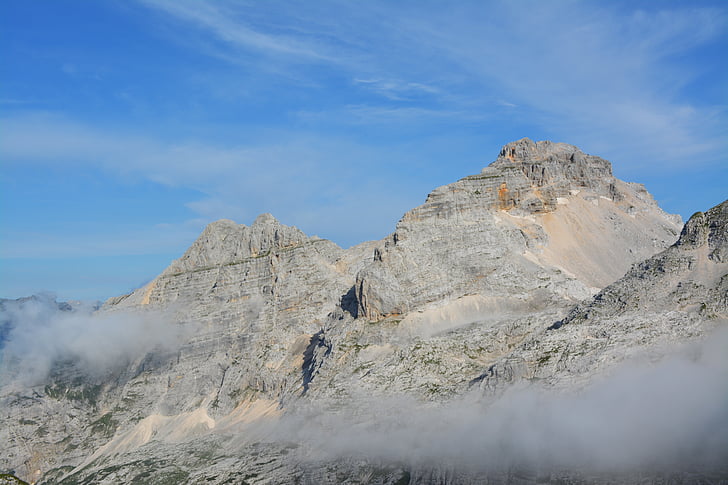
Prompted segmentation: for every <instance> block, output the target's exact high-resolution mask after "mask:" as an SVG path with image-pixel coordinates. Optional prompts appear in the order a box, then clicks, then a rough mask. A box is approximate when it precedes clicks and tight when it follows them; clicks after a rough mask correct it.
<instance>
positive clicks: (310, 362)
mask: <svg viewBox="0 0 728 485" xmlns="http://www.w3.org/2000/svg"><path fill="white" fill-rule="evenodd" d="M330 353H331V343H330V342H328V341H327V340H326V336H325V334H324V331H323V330H319V331H318V332H316V333H315V334H313V335H312V336H311V340H310V341H309V344H308V347H306V350H305V351H304V352H303V364H302V365H301V371H302V373H303V391H302V393H301V395H304V394H306V392H308V387H309V384H310V383H311V381H313V379H314V377H316V373H317V371H318V369H319V367H321V364H323V361H324V359H325V358H326V357H328V355H329V354H330Z"/></svg>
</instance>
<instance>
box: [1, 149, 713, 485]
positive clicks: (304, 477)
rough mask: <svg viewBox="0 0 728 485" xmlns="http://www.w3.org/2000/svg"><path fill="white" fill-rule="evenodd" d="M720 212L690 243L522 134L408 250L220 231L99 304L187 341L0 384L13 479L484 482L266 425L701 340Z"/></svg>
mask: <svg viewBox="0 0 728 485" xmlns="http://www.w3.org/2000/svg"><path fill="white" fill-rule="evenodd" d="M726 207H727V206H726V203H724V204H722V205H721V206H718V207H717V208H714V209H711V210H710V211H708V212H706V213H705V214H698V215H696V216H694V217H693V218H691V220H690V221H689V222H688V224H687V225H686V226H685V228H684V229H683V232H682V235H681V236H680V239H679V241H677V243H675V241H676V239H677V236H678V234H679V232H680V227H681V226H680V221H679V218H678V217H676V216H670V215H668V214H665V213H664V212H663V211H662V210H661V209H660V208H659V207H658V206H657V204H656V203H655V201H654V200H653V199H652V197H651V196H650V194H649V193H647V191H646V190H645V189H644V187H642V186H641V185H638V184H632V183H625V182H622V181H620V180H618V179H616V178H614V177H613V175H612V171H611V165H610V164H609V162H607V161H606V160H603V159H601V158H599V157H595V156H591V155H586V154H584V153H583V152H581V151H580V150H579V149H578V148H576V147H574V146H571V145H566V144H563V143H551V142H533V141H531V140H528V139H522V140H519V141H517V142H513V143H510V144H508V145H506V146H505V147H504V148H503V149H502V150H501V153H500V154H499V156H498V158H497V160H496V161H495V162H493V163H492V164H491V165H489V166H488V167H486V168H484V169H483V171H482V172H481V173H480V174H477V175H472V176H469V177H465V178H463V179H461V180H459V181H457V182H455V183H453V184H450V185H447V186H443V187H439V188H437V189H435V190H434V191H433V192H432V193H431V194H430V195H429V196H428V197H427V200H426V202H425V203H424V204H423V205H421V206H419V207H417V208H415V209H413V210H411V211H409V212H407V213H406V214H405V215H404V216H403V217H402V219H401V220H400V221H399V223H398V224H397V227H396V229H395V232H394V233H393V234H392V235H390V236H388V237H386V238H385V239H383V240H381V241H372V242H367V243H363V244H360V245H358V246H355V247H353V248H350V249H348V250H343V249H341V248H339V247H338V246H337V245H335V244H334V243H332V242H330V241H326V240H322V239H318V238H311V237H308V236H306V235H305V234H303V233H302V232H301V231H300V230H298V229H296V228H295V227H289V226H285V225H283V224H281V223H280V222H278V221H277V220H275V219H274V218H273V217H272V216H271V215H269V214H264V215H261V216H260V217H258V219H256V220H255V222H254V223H253V224H252V225H250V226H249V227H248V226H245V225H239V224H236V223H234V222H232V221H228V220H221V221H217V222H214V223H212V224H210V225H209V226H208V227H207V228H206V229H205V230H204V231H203V233H202V234H201V235H200V237H199V238H198V240H197V241H195V242H194V243H193V244H192V246H191V247H190V248H189V249H188V251H187V252H185V254H184V255H183V256H182V257H181V258H180V259H178V260H176V261H174V262H173V263H172V264H171V265H170V266H169V267H168V268H167V269H166V270H165V271H164V272H162V274H160V275H159V276H158V277H157V278H155V279H154V280H153V281H152V282H151V283H149V284H148V285H146V286H145V287H143V288H140V289H138V290H136V291H134V292H132V293H131V294H129V295H124V296H121V297H116V298H111V299H109V300H108V301H107V302H106V303H105V305H104V306H103V308H102V309H101V310H100V311H101V312H104V313H116V312H128V311H132V310H133V311H141V312H152V311H153V312H161V314H164V315H165V316H166V318H169V319H172V320H173V321H175V322H176V323H177V324H178V325H179V327H180V328H181V329H183V330H184V335H185V336H186V338H185V340H184V342H183V344H182V345H181V346H179V348H177V349H174V350H169V351H158V352H152V353H150V354H148V355H146V356H144V357H143V358H139V359H137V360H136V361H134V362H131V363H129V365H128V366H125V367H124V368H122V369H121V370H118V371H115V373H114V374H113V375H111V376H107V377H106V378H103V379H100V380H96V381H94V380H92V379H90V378H89V377H88V376H85V375H83V374H82V373H80V371H79V370H78V369H76V368H75V367H74V366H73V365H72V364H67V366H66V367H57V368H56V369H55V370H54V372H53V373H52V375H51V377H50V380H49V382H48V385H47V386H41V387H35V388H30V389H26V390H22V391H18V390H17V389H14V390H13V391H12V392H10V391H9V390H6V389H3V392H2V395H0V399H2V401H1V402H2V409H3V414H2V421H3V424H5V425H6V426H0V438H2V440H3V442H4V443H6V444H5V445H4V447H3V448H2V450H3V451H4V453H0V472H1V471H2V470H15V471H16V473H17V474H18V475H19V476H23V477H25V478H28V479H32V480H40V481H41V483H62V484H63V483H65V484H72V483H130V482H133V481H134V480H137V481H139V480H146V481H147V482H149V483H367V482H371V483H400V484H401V483H448V484H450V483H483V480H484V478H483V477H473V476H470V475H468V474H467V473H465V472H457V473H456V472H452V471H442V470H441V469H439V468H437V466H436V465H433V466H432V467H428V466H425V467H420V468H417V467H415V468H403V465H401V464H399V465H398V464H391V463H389V464H381V463H378V462H377V463H372V462H367V461H366V460H359V459H357V458H356V457H346V456H344V457H343V458H342V457H339V458H336V459H333V458H330V457H326V456H318V455H316V454H315V450H309V449H308V448H307V447H306V445H305V444H304V445H301V446H299V445H298V444H295V443H293V444H292V443H290V442H287V441H285V440H284V441H282V442H277V441H271V439H270V429H269V428H268V427H267V426H269V425H271V423H274V424H273V426H275V423H277V422H278V420H280V419H283V418H285V417H287V416H291V415H296V414H297V413H300V412H302V410H306V409H308V408H309V407H314V408H316V409H328V410H331V412H333V413H336V412H337V410H338V409H341V408H342V407H344V406H346V405H347V404H346V403H347V402H352V401H356V400H357V399H359V398H360V397H362V396H366V398H367V399H372V400H374V401H376V400H380V399H381V400H384V399H386V398H387V397H388V396H391V395H395V394H396V395H400V394H403V395H406V396H409V397H410V398H412V399H415V400H418V401H421V402H425V403H429V404H431V405H432V406H438V405H441V404H442V403H447V402H448V401H450V400H452V399H455V398H458V397H459V396H463V395H465V394H466V393H471V394H472V393H473V392H474V391H475V392H476V393H477V394H478V395H479V396H482V399H483V401H484V402H488V400H489V399H492V398H493V396H497V395H499V393H501V392H503V391H505V390H507V389H509V388H510V387H512V386H514V385H517V384H518V383H519V382H524V381H529V380H535V379H537V380H540V382H543V383H544V385H547V386H551V387H555V388H566V389H574V388H579V387H581V386H586V385H588V383H589V382H590V381H591V380H592V379H593V378H594V377H595V376H598V375H601V374H604V373H608V372H609V369H610V368H611V366H612V365H614V363H615V362H619V361H621V360H624V359H627V358H629V357H630V356H631V355H635V354H640V353H644V352H647V353H655V354H656V355H657V354H659V349H660V348H662V346H665V345H668V344H670V343H675V342H680V341H684V340H690V339H698V338H700V337H702V336H704V335H705V334H706V332H707V331H708V330H709V329H711V328H713V327H715V326H717V325H719V324H720V322H721V321H722V320H723V319H726V318H727V317H726V313H727V311H726V305H727V303H726V294H727V293H728V288H727V287H726V284H727V283H726V281H728V276H726V273H728V268H726V264H728V263H726V261H727V260H728V254H727V253H726V251H727V250H726V245H727V244H726V242H727V240H728V237H727V236H726V230H727V229H726V228H727V227H728V223H727V222H728V221H727V219H728V217H726ZM673 243H675V244H674V245H673ZM671 245H672V246H671ZM665 248H668V249H665ZM660 251H663V252H660ZM625 273H627V274H626V275H625ZM620 277H621V279H620ZM595 295H596V296H595ZM91 391H94V392H93V393H92V392H91ZM54 417H55V418H54ZM59 417H60V418H59ZM19 423H20V424H19ZM375 477H378V478H376V480H375ZM491 478H492V477H490V478H488V480H490V479H491ZM501 478H502V479H503V480H505V478H504V477H500V478H498V477H496V478H494V480H496V481H498V480H500V479H501ZM567 478H568V477H567ZM577 478H578V474H577ZM377 480H378V481H377ZM508 480H511V478H508ZM511 481H512V480H511ZM513 483H515V482H513Z"/></svg>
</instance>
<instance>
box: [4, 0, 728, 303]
mask: <svg viewBox="0 0 728 485" xmlns="http://www.w3.org/2000/svg"><path fill="white" fill-rule="evenodd" d="M727 52H728V3H726V2H723V1H716V2H707V1H699V0H697V1H686V2H670V1H664V2H656V1H646V2H634V1H624V2H621V1H611V2H597V1H548V2H544V1H502V2H499V1H488V2H485V1H473V2H468V1H462V2H445V1H441V2H436V1H427V0H424V1H422V0H421V1H398V2H392V1H389V2H384V1H381V2H380V1H367V2H345V1H311V0H309V1H287V2H277V1H265V2H253V1H251V2H247V1H224V0H221V1H215V2H202V1H180V0H138V1H121V0H118V1H114V0H109V1H103V2H98V1H93V0H53V1H51V0H37V1H33V2H29V1H27V0H4V1H3V2H1V3H0V168H1V170H0V222H1V224H2V225H1V226H0V227H2V231H1V232H0V297H12V298H15V297H20V296H24V295H28V294H31V293H33V292H37V291H51V292H55V293H57V294H58V296H59V298H62V299H104V298H107V297H109V296H114V295H118V294H122V293H125V292H128V291H130V290H131V289H133V288H135V287H138V286H140V285H141V284H143V283H145V282H146V281H148V280H149V279H151V278H153V277H154V276H155V275H156V274H158V273H159V272H160V271H161V270H162V269H164V268H165V267H166V266H167V265H168V264H169V262H170V261H171V260H172V259H174V258H177V257H179V256H180V255H181V254H182V253H183V252H184V250H185V249H186V248H187V246H188V245H189V244H190V243H191V242H192V241H193V240H194V239H195V238H196V237H197V235H198V234H199V232H200V231H201V230H202V228H204V226H205V225H206V224H207V223H209V222H211V221H213V220H216V219H220V218H229V219H233V220H235V221H237V222H240V223H245V224H249V223H250V222H252V220H253V219H254V218H255V217H256V215H257V214H259V213H262V212H271V213H273V214H274V215H275V216H276V217H277V218H278V219H279V220H281V221H282V222H283V223H285V224H290V225H296V226H298V227H299V228H301V229H302V230H304V231H305V232H306V233H308V234H317V235H319V236H321V237H326V238H329V239H332V240H333V241H335V242H337V243H338V244H340V245H342V246H344V247H348V246H351V245H353V244H356V243H359V242H362V241H365V240H370V239H379V238H382V237H384V236H385V235H386V234H388V233H390V232H391V231H392V230H393V228H394V225H395V223H396V221H397V220H398V219H399V218H400V216H401V215H402V214H403V213H404V212H405V211H406V210H408V209H410V208H412V207H414V206H416V205H418V204H420V203H422V202H423V201H424V198H425V196H426V195H427V193H428V192H429V191H431V190H432V189H433V188H435V187H437V186H439V185H444V184H447V183H450V182H453V181H455V180H457V179H459V178H461V177H463V176H466V175H469V174H473V173H477V172H479V171H480V169H481V168H482V167H484V166H486V165H487V164H488V163H490V162H491V161H493V160H494V159H495V157H496V155H497V153H498V150H499V149H500V147H501V146H502V145H503V144H505V143H508V142H510V141H513V140H516V139H519V138H522V137H524V136H528V137H530V138H532V139H535V140H542V139H550V140H553V141H563V142H567V143H572V144H575V145H577V146H579V147H581V148H582V149H583V150H584V151H586V152H587V153H591V154H595V155H599V156H602V157H604V158H607V159H608V160H610V161H611V162H612V163H613V166H614V171H615V174H616V175H617V176H619V177H620V178H622V179H625V180H627V181H633V182H641V183H644V184H645V185H646V186H647V188H648V190H650V191H651V192H652V193H653V194H654V195H655V197H656V199H657V200H658V202H659V203H660V204H661V206H662V207H663V208H664V209H665V210H667V211H669V212H673V213H680V214H681V215H682V216H683V218H686V217H689V216H690V214H692V213H693V212H695V211H697V210H705V209H708V208H709V207H711V206H713V205H715V204H717V203H719V202H721V201H722V200H724V199H725V198H726V197H727V196H728V191H727V190H726V187H728V157H727V156H728V58H727V54H726V53H727Z"/></svg>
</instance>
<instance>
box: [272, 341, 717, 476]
mask: <svg viewBox="0 0 728 485" xmlns="http://www.w3.org/2000/svg"><path fill="white" fill-rule="evenodd" d="M727 346H728V330H726V329H723V330H722V331H720V332H716V333H714V334H713V335H711V336H710V337H709V338H708V339H706V340H705V341H703V342H702V343H700V344H694V345H689V346H685V347H683V348H681V349H679V350H677V351H676V352H674V353H671V354H670V356H669V357H666V358H664V359H662V360H661V361H659V362H656V363H650V362H631V363H627V364H623V365H621V366H619V367H618V368H616V369H615V370H614V372H612V373H611V374H610V375H609V376H607V377H605V378H602V379H600V380H597V381H595V382H593V383H592V384H591V385H590V386H589V387H587V388H585V389H581V390H579V391H573V392H568V393H565V392H557V391H555V390H553V389H544V388H542V387H539V386H538V385H535V384H527V385H524V386H521V387H519V388H516V389H512V390H511V391H509V392H506V393H505V394H503V395H501V396H500V397H499V398H497V399H495V400H489V399H487V398H484V396H483V395H481V394H474V393H473V394H469V395H466V396H463V397H462V398H460V399H457V400H455V401H452V402H449V403H447V404H443V405H440V404H436V403H422V402H417V401H415V400H413V399H411V398H407V397H402V396H399V397H398V396H390V397H372V396H365V395H361V396H355V397H353V398H352V400H351V401H349V402H348V404H346V405H344V406H337V408H336V409H322V408H320V407H318V406H316V405H315V404H311V405H310V406H309V407H307V408H304V409H300V410H297V411H296V412H294V413H292V414H289V415H287V416H285V417H284V418H283V419H282V421H281V422H280V424H279V425H278V427H277V429H276V430H275V431H274V433H273V435H274V436H276V439H277V440H279V441H283V442H293V443H297V444H298V445H299V447H300V448H301V449H305V450H306V456H307V459H309V460H313V461H317V460H323V461H328V460H331V459H335V460H338V459H355V460H366V461H369V462H372V463H379V464H383V465H391V466H404V467H407V468H410V469H413V470H428V469H446V470H447V469H449V470H457V471H458V472H467V473H473V474H478V473H505V472H508V471H509V470H528V471H532V472H534V473H558V472H559V471H567V472H569V473H571V472H577V473H586V474H589V473H597V474H606V475H609V474H614V473H629V474H631V473H648V474H659V473H672V472H677V473H698V474H703V473H706V474H710V473H718V474H720V476H723V475H725V476H726V477H728V353H726V352H725V348H726V347H727Z"/></svg>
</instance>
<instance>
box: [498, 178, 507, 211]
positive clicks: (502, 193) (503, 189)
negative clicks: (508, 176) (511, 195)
mask: <svg viewBox="0 0 728 485" xmlns="http://www.w3.org/2000/svg"><path fill="white" fill-rule="evenodd" d="M498 201H499V202H500V209H501V210H507V209H509V207H508V205H509V204H508V184H506V183H505V182H503V183H502V184H501V185H500V188H499V189H498Z"/></svg>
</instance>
